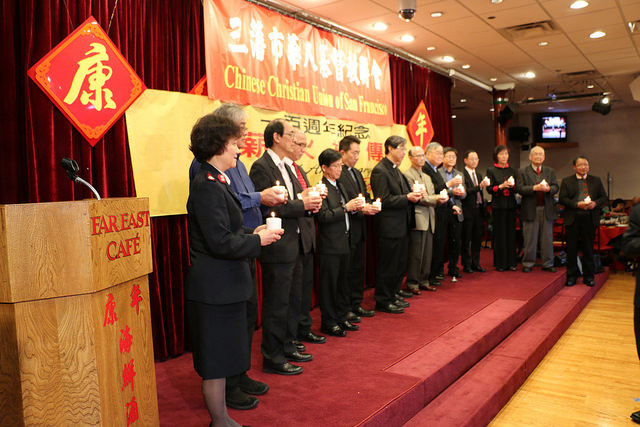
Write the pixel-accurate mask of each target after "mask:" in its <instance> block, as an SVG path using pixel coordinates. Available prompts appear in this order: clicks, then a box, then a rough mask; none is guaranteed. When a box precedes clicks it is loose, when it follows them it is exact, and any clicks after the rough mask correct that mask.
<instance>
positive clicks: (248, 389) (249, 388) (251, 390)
mask: <svg viewBox="0 0 640 427" xmlns="http://www.w3.org/2000/svg"><path fill="white" fill-rule="evenodd" d="M238 387H240V390H242V391H244V392H245V393H247V394H252V395H254V396H261V395H263V394H265V393H266V392H267V391H269V386H268V385H267V384H265V383H262V382H260V381H256V380H254V379H252V378H249V376H248V375H247V374H245V375H243V376H242V377H240V379H239V380H238Z"/></svg>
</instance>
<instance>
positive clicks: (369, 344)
mask: <svg viewBox="0 0 640 427" xmlns="http://www.w3.org/2000/svg"><path fill="white" fill-rule="evenodd" d="M483 261H485V262H484V265H485V266H487V267H489V264H490V251H486V250H485V252H484V253H483ZM565 276H566V271H565V269H564V268H559V269H558V272H557V273H549V272H543V271H541V270H540V268H539V267H536V268H535V269H534V271H533V272H532V273H523V272H522V271H521V269H519V270H518V271H515V272H503V273H499V272H497V271H495V270H493V269H491V270H489V271H487V272H486V273H473V274H464V275H463V277H462V279H460V280H459V281H458V282H456V283H452V282H451V280H450V278H447V280H446V281H445V282H443V285H442V286H441V287H440V288H439V289H438V291H436V292H425V291H423V293H422V295H419V296H414V297H412V298H408V299H407V301H409V302H410V303H411V307H409V308H408V309H406V311H405V313H404V314H400V315H395V314H387V313H376V316H375V317H373V318H363V320H362V323H360V324H359V325H360V330H359V331H355V332H349V333H348V336H347V337H346V338H334V337H328V340H327V343H325V344H320V345H317V344H315V345H314V344H307V351H308V352H310V353H312V354H313V356H314V360H313V361H311V362H308V363H302V364H300V366H303V367H304V372H303V373H302V374H301V375H297V376H292V377H287V376H281V375H273V374H265V373H263V372H262V371H261V368H262V357H261V355H260V351H259V349H260V340H261V334H260V331H257V332H256V334H255V336H254V345H253V354H252V356H253V357H252V369H251V371H250V376H251V377H252V378H255V379H257V380H260V381H264V382H266V383H267V384H269V386H270V388H271V389H270V391H269V392H268V393H267V394H265V395H264V396H260V397H259V399H260V403H259V405H258V406H257V407H256V408H255V409H252V410H248V411H237V410H229V412H230V414H231V416H232V417H233V418H234V419H235V420H236V421H238V422H240V423H241V424H245V425H252V426H357V425H359V426H368V427H369V426H385V427H387V426H400V425H404V424H405V423H406V424H407V425H413V426H420V425H438V426H448V425H450V426H462V425H469V426H476V425H478V426H479V425H485V424H486V423H487V422H488V421H490V420H491V419H492V418H493V416H494V415H495V414H496V413H497V412H498V411H499V410H500V408H501V407H502V406H503V405H504V404H505V403H506V402H507V401H508V400H509V398H510V397H511V395H512V394H513V393H514V392H515V391H516V390H517V388H518V387H519V386H520V385H521V384H522V382H523V381H524V380H525V379H526V377H527V376H528V375H529V374H530V373H531V371H532V370H533V369H534V368H535V366H536V365H537V364H538V363H539V362H540V360H542V358H543V357H544V355H545V354H546V353H547V351H548V350H549V349H550V348H551V347H552V346H553V344H554V343H555V342H556V341H557V340H558V338H559V337H560V336H561V335H562V333H564V331H565V330H566V329H567V328H568V327H569V325H570V324H571V322H573V320H574V319H575V318H576V317H577V315H578V314H579V313H580V311H581V310H582V309H583V308H584V306H585V305H586V304H587V303H588V301H589V300H590V299H591V298H592V297H593V295H595V293H596V292H597V290H598V289H599V288H600V287H601V286H602V284H603V283H604V282H605V281H606V279H607V277H608V272H604V273H602V274H599V275H597V276H596V286H595V287H593V288H589V287H587V286H584V285H583V284H582V283H581V282H579V284H578V285H576V286H574V287H572V288H567V287H565V286H564V282H565ZM363 305H364V306H365V308H372V306H373V305H374V301H373V293H372V290H368V291H367V292H366V293H365V302H364V304H363ZM312 315H313V319H314V330H315V331H317V326H318V325H319V315H320V313H319V311H318V309H317V308H316V309H314V311H313V313H312ZM156 376H157V388H158V404H159V405H158V406H159V408H160V424H161V425H163V426H175V425H180V426H206V425H208V423H209V421H210V419H209V415H208V413H207V411H206V408H205V406H204V401H203V398H202V393H201V387H200V384H201V381H200V378H199V377H198V376H197V375H196V373H195V371H194V370H193V366H192V361H191V354H190V353H185V354H183V355H181V356H180V357H177V358H175V359H171V360H168V361H165V362H159V363H156Z"/></svg>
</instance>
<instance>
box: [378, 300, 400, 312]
mask: <svg viewBox="0 0 640 427" xmlns="http://www.w3.org/2000/svg"><path fill="white" fill-rule="evenodd" d="M376 310H378V311H384V312H385V313H392V314H400V313H404V308H402V307H398V306H397V305H395V304H391V303H389V304H379V303H378V304H376Z"/></svg>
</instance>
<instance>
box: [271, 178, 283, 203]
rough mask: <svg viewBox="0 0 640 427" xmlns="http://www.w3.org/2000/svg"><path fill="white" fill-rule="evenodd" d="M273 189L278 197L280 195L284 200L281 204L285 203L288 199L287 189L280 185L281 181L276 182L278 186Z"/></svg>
mask: <svg viewBox="0 0 640 427" xmlns="http://www.w3.org/2000/svg"><path fill="white" fill-rule="evenodd" d="M272 188H273V189H274V191H275V192H276V193H277V194H278V195H280V197H281V199H282V201H281V202H280V203H284V201H285V200H286V199H287V189H286V188H285V187H284V185H280V181H276V185H274V186H273V187H272Z"/></svg>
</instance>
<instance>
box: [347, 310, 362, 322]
mask: <svg viewBox="0 0 640 427" xmlns="http://www.w3.org/2000/svg"><path fill="white" fill-rule="evenodd" d="M347 320H348V321H349V322H351V323H360V322H361V321H362V319H361V318H360V316H358V315H357V314H355V313H354V312H353V311H350V312H348V313H347Z"/></svg>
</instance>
